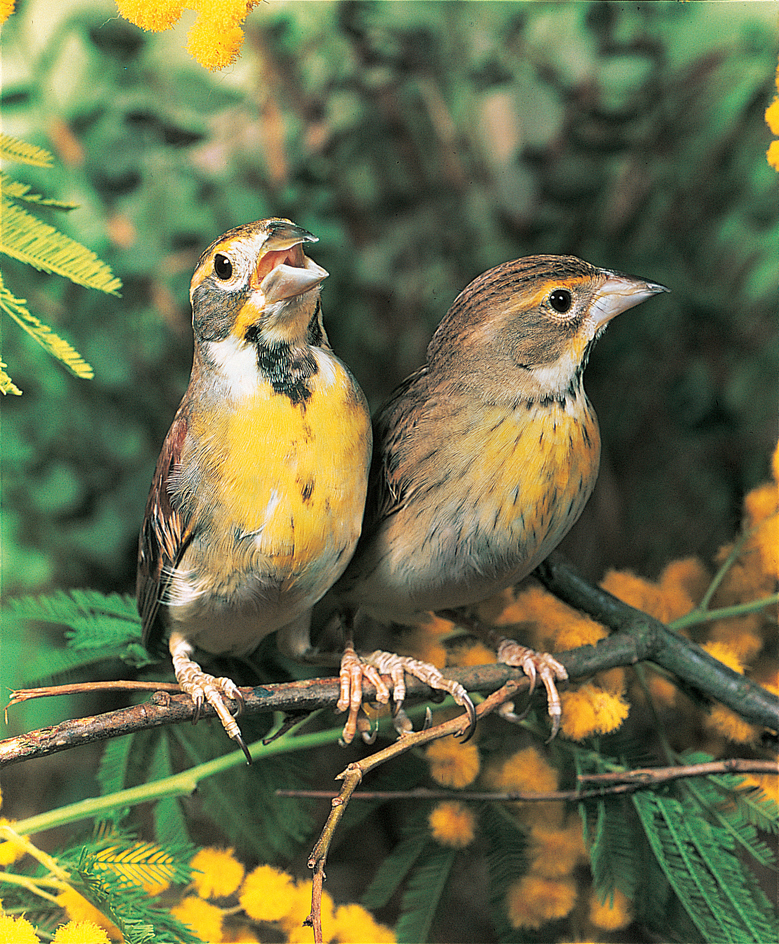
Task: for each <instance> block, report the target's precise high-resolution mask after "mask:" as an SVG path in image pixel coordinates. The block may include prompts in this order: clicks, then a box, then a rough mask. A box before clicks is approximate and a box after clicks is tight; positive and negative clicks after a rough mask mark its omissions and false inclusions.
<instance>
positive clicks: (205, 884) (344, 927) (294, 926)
mask: <svg viewBox="0 0 779 944" xmlns="http://www.w3.org/2000/svg"><path fill="white" fill-rule="evenodd" d="M192 866H193V868H194V869H195V870H196V872H195V875H194V877H193V881H192V887H191V894H188V895H186V896H185V897H184V898H183V899H182V900H181V901H180V902H179V904H178V905H176V906H175V907H174V908H173V909H171V910H172V913H173V914H174V915H175V916H176V917H177V918H178V919H179V920H180V921H182V922H183V923H184V924H186V925H187V926H188V927H190V928H191V929H192V931H193V933H195V934H197V936H198V937H199V938H200V939H201V940H202V941H208V942H213V944H226V942H231V941H235V942H239V941H240V942H244V944H247V942H254V941H258V940H259V938H258V937H257V936H256V934H255V932H254V931H253V930H252V929H251V923H252V922H260V923H263V924H273V925H274V926H275V927H276V930H275V931H274V936H275V937H276V938H278V937H279V935H281V936H282V937H283V939H284V940H285V941H289V942H294V941H306V942H309V941H310V940H311V929H310V928H307V927H304V925H303V922H304V921H305V920H306V918H307V917H308V915H309V913H310V911H311V884H310V883H309V882H302V881H296V880H295V879H294V878H293V877H292V876H291V875H288V874H287V873H286V872H283V871H281V869H277V868H275V867H274V866H272V865H258V866H257V867H256V868H255V869H253V870H252V871H251V872H249V874H248V875H246V874H245V870H244V867H243V865H242V864H241V863H240V862H239V861H238V860H237V859H236V858H235V855H234V853H233V850H232V849H216V848H206V849H201V850H200V852H198V854H197V855H196V856H195V858H194V859H193V860H192ZM225 899H230V900H229V901H228V902H225ZM235 899H237V902H238V904H237V906H236V905H235ZM217 902H218V903H217ZM241 911H242V912H243V915H240V912H241ZM228 916H229V917H230V921H229V923H228V922H227V921H226V918H227V917H228ZM322 928H323V931H324V933H325V937H326V940H328V941H332V942H339V944H350V942H354V944H357V942H359V941H377V942H384V941H387V942H389V941H394V939H395V938H394V936H393V934H392V932H391V931H390V930H389V929H388V928H386V927H384V926H383V925H380V924H378V923H377V922H376V921H375V920H374V918H373V916H372V915H371V914H370V912H368V911H366V910H365V909H364V908H362V907H361V906H360V905H342V906H340V907H337V906H336V904H335V902H334V901H333V899H332V897H331V896H330V895H329V894H328V893H327V892H324V893H323V895H322Z"/></svg>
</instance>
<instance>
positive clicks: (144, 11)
mask: <svg viewBox="0 0 779 944" xmlns="http://www.w3.org/2000/svg"><path fill="white" fill-rule="evenodd" d="M116 6H117V8H118V10H119V13H120V14H121V15H122V16H123V17H124V18H125V19H126V20H129V21H130V22H131V23H135V25H136V26H140V28H141V29H143V30H147V31H148V32H151V33H158V32H160V31H161V30H166V29H170V27H171V26H173V24H174V23H177V22H178V20H179V18H180V17H181V14H182V12H183V10H184V0H116Z"/></svg>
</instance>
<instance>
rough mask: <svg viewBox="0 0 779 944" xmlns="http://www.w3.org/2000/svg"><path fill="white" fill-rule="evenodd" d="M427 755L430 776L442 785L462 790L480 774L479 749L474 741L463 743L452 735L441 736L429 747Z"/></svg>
mask: <svg viewBox="0 0 779 944" xmlns="http://www.w3.org/2000/svg"><path fill="white" fill-rule="evenodd" d="M426 757H427V762H428V763H429V764H430V776H431V777H432V778H433V780H435V782H436V783H440V784H441V786H442V787H451V788H452V789H454V790H462V789H463V788H464V787H467V786H470V784H472V783H473V781H474V780H475V779H476V778H477V777H478V775H479V767H480V765H481V761H480V759H479V749H478V747H477V746H476V745H475V744H474V743H473V741H468V743H467V744H462V743H461V742H460V741H456V740H455V739H454V738H451V737H446V738H440V739H439V740H438V741H433V743H432V744H431V745H430V746H429V747H428V749H427V751H426Z"/></svg>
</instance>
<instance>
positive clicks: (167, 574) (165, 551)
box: [136, 409, 192, 650]
mask: <svg viewBox="0 0 779 944" xmlns="http://www.w3.org/2000/svg"><path fill="white" fill-rule="evenodd" d="M186 433H187V418H186V413H185V412H184V411H183V410H181V409H180V410H179V412H178V413H177V414H176V418H175V419H174V420H173V424H172V425H171V428H170V430H169V432H168V435H167V436H166V437H165V442H164V443H163V446H162V451H161V453H160V458H159V460H158V461H157V468H156V469H155V471H154V479H153V480H152V486H151V491H150V492H149V500H148V502H147V503H146V514H145V516H144V520H143V527H142V528H141V535H140V540H139V543H138V580H137V584H136V596H137V600H138V612H139V613H140V615H141V623H142V627H143V642H144V644H145V645H146V646H148V647H149V648H150V649H152V650H155V649H159V648H161V647H162V645H163V643H164V627H163V626H162V623H161V621H160V619H159V618H158V617H159V609H160V603H161V602H162V600H163V599H164V597H165V592H166V590H167V588H168V585H169V584H170V581H171V579H172V577H173V572H174V570H175V568H176V567H177V566H178V564H179V563H180V561H181V558H182V556H183V554H184V551H185V550H186V549H187V546H188V544H189V542H190V540H191V538H192V532H191V527H190V525H191V521H190V522H188V521H186V520H185V519H184V516H183V515H182V513H181V511H180V510H178V509H176V508H174V506H173V503H172V501H171V496H170V490H169V483H170V480H171V475H174V474H175V473H176V470H177V468H178V466H179V462H180V459H181V449H182V446H183V443H184V438H185V436H186Z"/></svg>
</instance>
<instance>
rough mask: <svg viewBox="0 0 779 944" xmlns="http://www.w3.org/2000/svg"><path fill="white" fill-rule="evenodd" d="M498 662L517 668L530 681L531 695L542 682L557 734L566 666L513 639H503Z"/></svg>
mask: <svg viewBox="0 0 779 944" xmlns="http://www.w3.org/2000/svg"><path fill="white" fill-rule="evenodd" d="M498 661H499V662H503V663H505V665H512V666H516V667H518V668H520V669H522V671H523V672H524V673H525V675H527V677H528V678H529V679H530V694H531V695H532V694H533V689H534V688H535V687H536V681H537V680H538V679H541V682H542V684H543V686H544V688H545V689H546V700H547V704H548V706H549V718H550V719H551V722H552V736H551V737H550V740H551V739H552V738H553V737H554V736H555V735H556V734H557V732H558V730H559V728H560V718H561V717H562V714H563V709H562V706H561V704H560V693H559V692H558V691H557V684H556V683H557V682H562V681H564V680H565V679H567V678H568V673H567V672H566V671H565V666H564V665H562V663H560V662H558V661H557V659H555V658H554V657H553V656H551V655H550V654H549V653H548V652H536V651H535V649H529V648H528V647H527V646H521V645H520V644H519V643H518V642H515V641H514V640H513V639H503V640H501V642H500V645H499V646H498Z"/></svg>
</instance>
